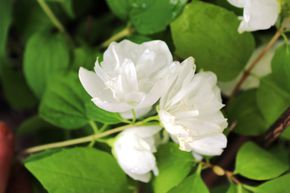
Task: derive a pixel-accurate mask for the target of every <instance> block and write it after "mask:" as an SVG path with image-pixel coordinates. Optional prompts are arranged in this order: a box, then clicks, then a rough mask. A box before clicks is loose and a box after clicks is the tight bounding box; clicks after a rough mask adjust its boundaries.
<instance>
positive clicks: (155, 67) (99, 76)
mask: <svg viewBox="0 0 290 193" xmlns="http://www.w3.org/2000/svg"><path fill="white" fill-rule="evenodd" d="M173 65H174V63H173V59H172V55H171V53H170V50H169V49H168V47H167V45H166V43H165V42H163V41H159V40H156V41H150V42H145V43H143V44H135V43H133V42H131V41H128V40H123V41H121V42H120V43H116V42H113V43H111V44H110V46H109V48H108V49H107V50H106V51H105V53H104V60H103V62H101V64H99V62H98V60H97V61H96V65H95V69H94V70H95V72H90V71H88V70H86V69H84V68H80V71H79V78H80V81H81V83H82V85H83V87H84V88H85V90H86V91H87V92H88V93H89V94H90V95H91V97H92V101H93V102H94V103H95V105H97V106H98V107H100V108H102V109H104V110H106V111H110V112H118V113H121V115H122V116H123V117H124V118H132V117H133V116H132V113H131V112H132V110H133V109H134V110H135V111H136V114H137V117H140V116H143V115H144V114H146V113H147V112H148V111H149V110H150V109H151V107H152V105H153V104H154V103H156V102H157V101H158V100H159V98H160V97H161V96H162V95H163V94H164V92H165V91H166V87H164V85H166V82H167V79H168V78H169V75H168V74H169V69H170V68H171V67H172V66H173Z"/></svg>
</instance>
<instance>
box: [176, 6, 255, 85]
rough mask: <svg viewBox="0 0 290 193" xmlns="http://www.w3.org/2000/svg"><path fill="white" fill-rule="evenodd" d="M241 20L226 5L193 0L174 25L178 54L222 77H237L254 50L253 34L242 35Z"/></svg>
mask: <svg viewBox="0 0 290 193" xmlns="http://www.w3.org/2000/svg"><path fill="white" fill-rule="evenodd" d="M239 23H240V21H239V20H238V18H237V16H236V15H235V14H234V13H232V12H231V11H228V10H226V9H224V8H221V7H218V6H215V5H212V4H208V3H204V2H200V1H193V2H192V3H190V4H188V5H187V6H186V7H185V9H184V11H183V13H182V14H181V15H180V16H179V17H178V18H177V19H176V20H175V21H174V22H173V23H172V24H171V31H172V38H173V42H174V45H175V47H176V54H177V55H178V56H179V57H181V58H187V57H189V56H193V57H194V58H195V59H196V63H197V66H198V67H199V69H204V70H210V71H213V72H215V73H216V74H217V76H218V78H219V80H221V81H228V80H231V79H233V78H235V77H236V76H237V75H238V74H239V73H240V72H241V71H242V69H243V68H244V66H245V65H246V64H247V61H248V59H249V58H250V56H251V54H252V52H253V50H254V46H255V43H254V39H253V36H252V35H251V34H250V33H243V34H239V33H238V31H237V29H238V25H239Z"/></svg>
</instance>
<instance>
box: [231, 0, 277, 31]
mask: <svg viewBox="0 0 290 193" xmlns="http://www.w3.org/2000/svg"><path fill="white" fill-rule="evenodd" d="M228 2H229V3H231V4H232V5H234V6H236V7H240V8H243V9H244V11H243V17H241V20H242V21H241V23H240V26H239V29H238V31H239V32H240V33H242V32H244V31H256V30H265V29H269V28H270V27H271V26H273V25H275V23H276V21H277V19H278V16H279V12H280V3H279V0H228Z"/></svg>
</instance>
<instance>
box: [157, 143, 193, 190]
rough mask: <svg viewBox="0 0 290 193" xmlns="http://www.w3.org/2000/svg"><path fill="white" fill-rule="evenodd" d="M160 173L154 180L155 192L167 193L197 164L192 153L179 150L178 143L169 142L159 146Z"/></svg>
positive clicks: (158, 162) (158, 163)
mask: <svg viewBox="0 0 290 193" xmlns="http://www.w3.org/2000/svg"><path fill="white" fill-rule="evenodd" d="M156 159H157V165H158V169H159V174H158V176H156V177H155V178H154V180H153V188H154V192H155V193H166V192H168V191H169V190H170V189H171V188H173V187H174V186H176V185H178V184H179V183H180V182H181V181H182V180H183V179H184V178H185V177H186V176H187V175H188V174H189V172H190V170H191V169H192V167H193V166H194V165H195V163H194V162H193V158H192V155H191V153H188V152H183V151H181V150H179V148H178V145H177V144H174V143H167V144H165V145H162V146H160V147H159V149H158V151H157V154H156Z"/></svg>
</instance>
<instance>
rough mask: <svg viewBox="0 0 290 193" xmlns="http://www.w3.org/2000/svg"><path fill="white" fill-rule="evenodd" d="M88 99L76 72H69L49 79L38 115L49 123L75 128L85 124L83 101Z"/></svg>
mask: <svg viewBox="0 0 290 193" xmlns="http://www.w3.org/2000/svg"><path fill="white" fill-rule="evenodd" d="M86 101H90V98H89V96H88V95H87V93H85V91H84V90H83V88H82V86H81V84H80V81H79V79H78V77H77V75H76V74H74V73H69V74H68V75H65V76H63V75H62V76H58V77H55V79H53V80H51V81H50V83H49V85H48V88H47V90H46V92H45V93H44V95H43V98H42V100H41V104H40V107H39V114H40V116H41V117H42V118H43V119H44V120H46V121H48V122H49V123H51V124H54V125H56V126H59V127H62V128H65V129H76V128H80V127H82V126H85V125H86V124H87V123H88V122H89V119H88V118H87V116H86V108H85V102H86Z"/></svg>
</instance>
